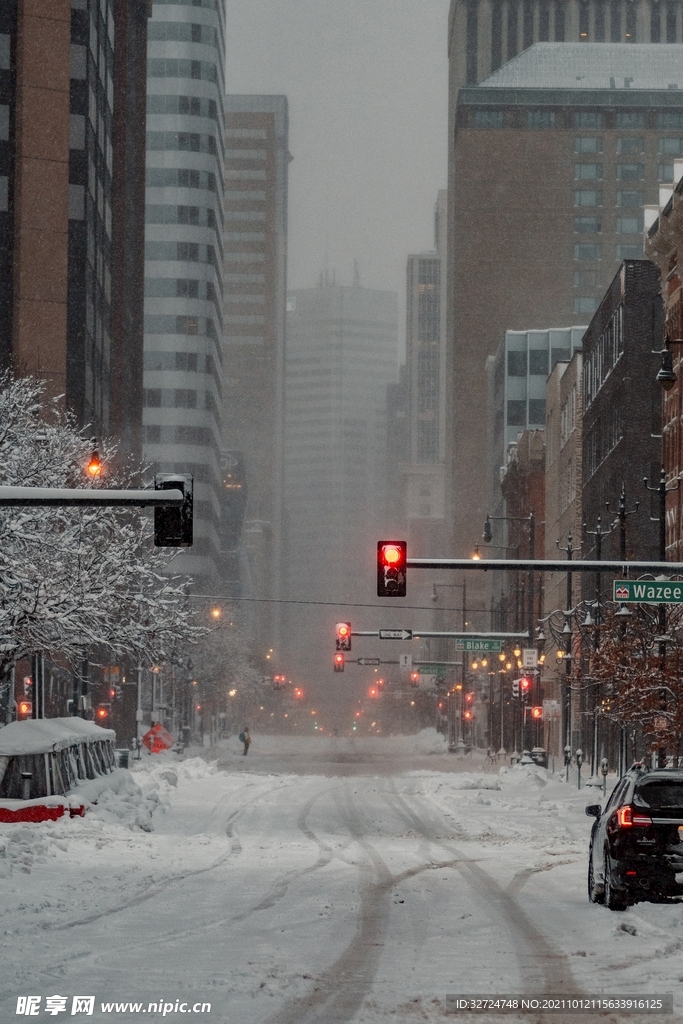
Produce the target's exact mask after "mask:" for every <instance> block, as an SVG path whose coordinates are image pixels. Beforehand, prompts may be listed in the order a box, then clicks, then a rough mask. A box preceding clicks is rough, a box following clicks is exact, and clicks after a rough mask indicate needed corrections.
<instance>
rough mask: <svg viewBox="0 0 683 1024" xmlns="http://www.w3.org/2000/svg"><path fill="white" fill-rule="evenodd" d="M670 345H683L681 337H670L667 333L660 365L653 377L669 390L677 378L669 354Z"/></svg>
mask: <svg viewBox="0 0 683 1024" xmlns="http://www.w3.org/2000/svg"><path fill="white" fill-rule="evenodd" d="M672 345H683V338H675V339H672V338H670V337H669V335H668V334H667V336H666V337H665V339H664V348H663V349H662V351H661V356H662V366H661V369H660V371H659V373H658V374H657V376H656V377H655V380H656V381H657V383H658V384H660V385H661V386H662V388H663V389H664V390H665V391H671V389H672V387H673V386H674V384H675V383H676V381H677V380H678V377H677V376H676V371H675V370H674V363H673V356H672V354H671V346H672Z"/></svg>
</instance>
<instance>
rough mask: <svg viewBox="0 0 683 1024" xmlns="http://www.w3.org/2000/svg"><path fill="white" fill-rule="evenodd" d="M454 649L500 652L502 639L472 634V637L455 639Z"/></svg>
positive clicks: (480, 652)
mask: <svg viewBox="0 0 683 1024" xmlns="http://www.w3.org/2000/svg"><path fill="white" fill-rule="evenodd" d="M455 649H456V651H476V652H477V653H478V654H484V653H487V652H490V653H491V654H500V652H501V651H502V650H503V641H502V640H487V639H485V638H484V637H476V636H473V637H472V639H469V638H468V639H467V640H464V639H460V640H456V641H455Z"/></svg>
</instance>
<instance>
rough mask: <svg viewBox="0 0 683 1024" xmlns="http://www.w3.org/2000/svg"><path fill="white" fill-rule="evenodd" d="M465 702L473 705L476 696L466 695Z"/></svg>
mask: <svg viewBox="0 0 683 1024" xmlns="http://www.w3.org/2000/svg"><path fill="white" fill-rule="evenodd" d="M465 700H466V701H467V703H468V704H471V703H472V701H473V700H474V694H473V693H466V694H465Z"/></svg>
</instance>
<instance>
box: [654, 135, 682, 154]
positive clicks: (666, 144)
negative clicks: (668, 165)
mask: <svg viewBox="0 0 683 1024" xmlns="http://www.w3.org/2000/svg"><path fill="white" fill-rule="evenodd" d="M657 150H658V152H659V153H663V154H666V156H683V139H660V140H659V143H658V145H657Z"/></svg>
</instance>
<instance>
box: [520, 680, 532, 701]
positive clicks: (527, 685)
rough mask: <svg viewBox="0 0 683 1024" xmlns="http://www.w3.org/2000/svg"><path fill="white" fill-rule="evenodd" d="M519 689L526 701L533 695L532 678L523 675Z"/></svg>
mask: <svg viewBox="0 0 683 1024" xmlns="http://www.w3.org/2000/svg"><path fill="white" fill-rule="evenodd" d="M519 691H520V693H521V695H522V700H524V701H526V700H528V699H529V696H530V695H531V679H530V678H529V676H522V678H521V679H520V681H519Z"/></svg>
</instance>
